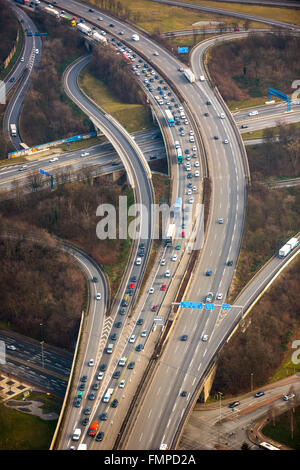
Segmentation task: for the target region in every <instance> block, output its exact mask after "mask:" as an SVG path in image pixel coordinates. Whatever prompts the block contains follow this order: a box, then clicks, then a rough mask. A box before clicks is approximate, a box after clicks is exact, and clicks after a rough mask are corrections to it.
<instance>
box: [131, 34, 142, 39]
mask: <svg viewBox="0 0 300 470" xmlns="http://www.w3.org/2000/svg"><path fill="white" fill-rule="evenodd" d="M131 39H132V40H133V41H139V40H140V37H139V35H138V34H133V35H132V36H131Z"/></svg>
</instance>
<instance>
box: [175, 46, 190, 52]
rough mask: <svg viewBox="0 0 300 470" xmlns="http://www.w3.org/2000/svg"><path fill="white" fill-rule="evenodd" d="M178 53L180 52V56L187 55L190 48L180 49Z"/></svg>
mask: <svg viewBox="0 0 300 470" xmlns="http://www.w3.org/2000/svg"><path fill="white" fill-rule="evenodd" d="M177 52H178V54H187V53H188V52H189V48H188V47H178V48H177Z"/></svg>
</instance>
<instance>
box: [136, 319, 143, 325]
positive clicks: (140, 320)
mask: <svg viewBox="0 0 300 470" xmlns="http://www.w3.org/2000/svg"><path fill="white" fill-rule="evenodd" d="M143 323H144V320H143V319H142V318H139V319H138V321H137V322H136V324H137V325H142V324H143Z"/></svg>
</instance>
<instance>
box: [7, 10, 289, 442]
mask: <svg viewBox="0 0 300 470" xmlns="http://www.w3.org/2000/svg"><path fill="white" fill-rule="evenodd" d="M58 7H59V8H61V9H64V10H65V11H72V13H73V14H74V15H76V16H78V17H80V18H85V20H86V24H90V25H93V24H97V25H98V24H99V20H98V18H99V15H100V13H99V12H97V11H91V10H93V9H90V8H87V7H86V6H83V5H81V4H79V3H77V2H73V1H69V2H64V1H59V2H56V6H55V8H58ZM101 18H102V20H101V27H103V30H106V31H107V37H109V38H110V39H111V37H113V35H112V32H111V31H112V27H111V26H110V25H111V24H113V25H114V28H116V29H119V28H122V31H123V33H124V35H122V41H123V43H124V44H126V46H123V47H127V49H128V48H129V49H132V50H134V51H135V56H136V57H135V61H134V65H132V69H131V72H130V73H132V74H134V75H135V76H136V79H137V80H139V81H140V83H141V86H142V87H143V88H144V90H145V92H146V93H147V96H148V97H149V100H150V102H151V104H152V106H153V109H154V112H155V114H156V117H157V121H158V123H159V125H160V128H161V132H162V133H163V135H164V139H165V141H166V142H168V144H169V149H171V152H173V154H174V153H175V152H174V151H175V142H176V141H179V143H180V146H181V148H182V149H183V153H184V154H185V160H186V163H184V164H183V165H178V164H177V160H176V157H174V156H173V157H172V158H170V155H169V165H170V172H171V175H172V185H173V187H172V195H173V198H174V200H173V201H172V202H175V198H177V197H180V198H181V199H182V201H183V203H186V205H187V206H188V207H189V208H190V210H189V213H190V215H191V217H192V218H194V217H195V212H194V210H193V208H194V207H195V206H196V203H197V202H202V200H203V183H204V181H205V179H206V178H208V177H209V178H210V180H211V183H212V196H213V197H212V201H211V207H210V214H209V218H208V223H207V227H206V234H205V240H204V246H203V252H202V255H201V258H200V260H199V262H198V263H197V265H196V268H195V271H194V272H193V275H192V277H191V279H190V284H189V295H188V300H191V301H195V302H196V301H198V302H199V301H200V300H201V301H204V300H205V299H207V296H209V300H210V301H212V300H214V298H215V299H216V300H217V301H219V304H218V303H216V308H215V309H214V310H213V311H211V312H207V311H205V310H203V311H197V310H190V311H188V310H186V311H184V310H181V313H180V315H179V316H178V318H177V321H176V322H175V325H174V328H173V331H172V340H170V341H169V342H168V344H167V346H166V348H165V350H164V352H163V356H162V358H161V360H160V361H158V364H157V368H156V371H155V375H154V376H153V379H152V382H151V384H149V388H148V390H147V393H146V395H145V398H144V402H143V407H142V408H141V410H140V412H139V414H138V416H137V418H136V421H135V426H134V427H133V428H132V430H131V433H130V435H128V436H127V437H126V439H124V440H123V442H122V446H123V448H127V449H136V448H139V449H158V448H159V447H160V446H161V445H162V444H163V443H167V445H168V446H169V447H172V446H174V445H175V444H176V435H177V431H178V429H180V427H181V426H182V424H183V422H184V418H185V416H186V411H187V409H188V407H189V406H190V404H191V402H192V399H193V398H194V396H195V391H196V390H197V387H198V388H199V384H201V380H202V378H203V377H204V376H205V372H206V370H207V369H208V367H209V366H210V364H211V361H212V360H213V358H214V356H215V354H216V352H217V351H219V349H220V347H221V346H222V345H223V343H224V341H225V339H226V337H227V336H228V335H229V334H230V333H231V331H232V329H233V328H234V326H235V325H236V322H237V321H238V320H239V317H240V315H241V306H242V314H243V308H244V307H245V306H246V305H247V303H248V302H249V298H251V301H252V297H253V296H254V298H255V297H256V296H257V295H258V293H260V291H261V290H262V288H263V286H264V285H265V284H266V283H267V282H268V281H269V280H270V279H272V277H273V276H274V272H277V270H278V269H279V267H280V266H282V265H283V264H284V263H285V262H286V260H284V261H283V260H281V261H279V260H278V259H276V260H274V261H273V265H272V266H273V270H272V269H270V270H269V272H268V273H267V274H268V275H266V274H265V273H263V274H262V278H263V279H262V280H261V282H260V284H259V285H256V286H255V287H254V288H252V290H250V291H249V293H247V291H245V292H244V293H243V295H244V299H243V303H242V302H239V303H237V307H236V308H235V309H232V310H231V311H230V312H229V313H228V314H227V315H226V314H224V312H223V310H222V306H221V301H222V300H223V301H225V299H226V295H227V292H228V289H229V286H230V283H231V281H232V277H233V273H234V268H235V264H236V260H237V257H238V253H239V249H240V243H241V236H242V233H243V227H244V217H245V209H246V195H247V184H248V182H249V174H248V169H247V165H246V162H245V159H244V156H243V143H242V140H241V138H240V135H239V133H238V132H237V129H236V128H235V124H234V121H233V120H232V119H230V116H229V111H228V110H227V108H226V107H224V104H223V103H222V101H220V100H219V99H218V97H216V95H215V94H214V92H213V90H212V88H211V87H210V84H209V81H208V80H205V81H204V82H200V81H199V77H200V76H202V75H205V76H206V71H205V68H204V66H203V64H202V58H203V56H204V54H205V52H206V50H207V48H208V47H210V46H211V45H212V44H213V43H214V41H211V42H209V41H208V42H207V43H205V44H200V45H199V46H197V47H196V48H195V49H194V51H193V55H192V57H191V65H192V69H193V71H194V73H195V76H196V82H195V83H189V82H188V81H187V80H186V79H185V77H184V76H183V73H182V71H181V69H182V64H181V63H180V62H179V61H178V60H177V59H176V58H175V57H173V56H172V55H170V54H169V53H168V52H167V51H166V50H165V49H163V48H162V47H160V46H159V45H157V44H154V43H153V42H152V40H151V39H149V38H148V37H146V36H144V35H143V34H140V33H139V41H138V42H136V43H132V40H131V38H132V35H133V34H135V33H136V31H135V30H134V28H133V27H132V26H129V25H127V24H126V25H125V24H122V22H120V21H119V20H116V19H115V18H114V19H113V18H111V17H109V15H107V14H103V12H101ZM230 38H231V37H230V36H229V37H228V39H230ZM31 48H33V49H34V48H36V44H31ZM39 50H41V46H40V48H39ZM132 50H131V53H132ZM29 57H32V56H31V55H30V53H29V55H28V59H26V60H29ZM88 60H89V58H88V57H86V58H82V59H80V60H79V61H77V62H76V63H75V64H72V65H71V66H70V67H69V68H68V71H67V72H66V73H65V80H64V86H65V90H66V92H67V93H68V94H69V96H70V97H71V99H72V100H73V101H74V102H75V103H76V104H77V105H78V106H79V107H81V109H83V110H84V112H85V113H86V114H87V115H88V116H89V117H90V118H91V119H92V121H93V122H94V124H95V126H96V127H97V128H98V129H100V130H101V131H102V132H103V133H104V135H105V136H106V138H107V139H108V140H109V141H110V143H111V144H112V146H113V147H114V149H115V151H116V152H117V154H118V156H119V158H120V160H121V162H122V164H123V165H124V167H125V169H126V171H127V173H128V178H129V181H130V183H131V185H132V187H133V188H134V191H135V197H136V200H137V201H140V202H143V203H144V204H145V206H146V207H148V208H149V207H150V205H151V202H152V201H153V188H152V182H151V173H150V172H149V167H148V165H147V161H146V158H145V155H144V154H143V150H142V146H141V147H139V146H138V145H137V144H138V139H132V137H131V136H129V135H128V134H127V133H126V131H125V130H124V129H122V128H121V126H120V125H119V124H118V123H116V122H115V121H114V120H112V119H111V118H110V117H109V116H107V115H105V113H103V112H102V111H101V110H99V108H97V107H96V106H95V105H94V104H93V103H91V102H90V101H89V99H88V98H87V97H85V96H84V95H83V94H82V93H81V91H80V89H79V88H78V85H77V76H78V73H79V72H80V70H81V69H82V67H84V66H85V65H86V64H87V63H88ZM151 85H152V86H151ZM160 92H162V93H160ZM157 93H159V94H160V95H161V96H162V97H163V103H165V104H164V105H159V104H157V100H156V99H155V98H154V97H155V96H156V95H157ZM20 103H21V99H20V101H19V102H18V104H16V108H15V112H16V113H18V112H20ZM175 105H177V106H176V107H175ZM18 109H19V110H18ZM166 109H169V110H172V111H175V112H177V110H178V112H180V111H183V110H184V117H181V118H179V117H178V121H179V124H178V123H176V124H175V125H174V126H172V127H169V126H168V122H167V116H166V113H165V110H166ZM175 120H176V119H175ZM241 120H242V122H244V121H245V120H244V118H243V117H241ZM8 122H9V121H8ZM216 137H217V138H216ZM92 154H93V152H92ZM75 157H76V159H75V160H76V164H79V165H80V163H77V162H78V160H79V161H80V159H81V157H80V155H79V154H76V155H75ZM90 157H91V156H90V155H87V156H86V159H85V163H86V162H90V161H91V158H90ZM64 158H65V160H66V161H65V163H66V164H72V165H73V164H74V155H72V154H71V155H70V156H66V157H64ZM93 159H94V154H93ZM68 160H69V161H68ZM108 160H109V159H108ZM60 162H61V159H60ZM133 162H135V163H134V164H133ZM196 162H197V164H196ZM40 163H41V162H35V163H34V164H33V165H35V167H38V166H39V165H40ZM44 163H45V164H46V165H48V164H49V163H54V165H56V163H57V162H56V161H53V162H48V161H47V162H43V164H44ZM33 165H32V167H33ZM9 171H12V174H7V173H6V174H5V175H4V174H3V175H2V172H1V174H0V176H1V179H2V177H3V184H10V182H11V180H12V179H13V178H14V177H15V176H16V170H13V169H11V170H9ZM17 171H18V170H17ZM0 181H1V180H0ZM141 182H143V184H141ZM219 183H221V184H219ZM149 213H150V211H149ZM221 220H222V222H221ZM152 224H153V221H152V220H150V221H149V223H148V233H147V237H145V238H144V239H140V240H138V241H137V243H136V245H135V248H134V250H133V254H132V257H131V266H129V268H128V269H127V271H126V273H125V276H124V279H123V282H122V286H121V288H120V293H119V295H118V298H117V300H116V302H115V304H114V305H113V308H112V312H111V316H110V317H109V320H108V319H106V318H105V311H106V302H107V299H106V296H105V295H104V292H106V286H105V281H104V280H103V279H101V280H100V281H99V275H98V276H93V275H91V273H89V275H88V276H89V279H90V281H92V280H93V278H94V277H97V281H95V282H91V285H92V286H93V289H92V292H93V294H92V296H91V306H90V311H91V312H92V315H91V316H90V318H89V325H88V331H89V334H88V342H87V348H86V350H85V351H84V355H83V356H84V357H83V360H82V362H81V365H80V366H79V367H78V369H79V370H78V372H77V373H76V380H77V381H78V382H77V383H75V384H74V385H73V388H72V390H71V392H70V393H69V406H68V408H67V410H66V411H65V412H66V415H67V417H68V419H67V420H65V424H64V429H63V433H62V437H61V439H60V442H59V443H57V444H56V445H57V447H58V448H62V449H66V448H70V446H73V445H74V442H73V443H72V435H73V431H74V429H75V428H78V427H80V429H81V430H82V433H81V436H80V439H79V442H78V445H79V444H81V445H82V444H83V445H87V448H90V449H92V448H93V449H104V448H113V446H114V443H115V440H116V439H117V437H118V433H119V428H120V425H121V423H122V421H123V419H124V418H125V416H126V411H127V408H128V406H129V403H130V400H131V399H132V398H133V396H134V392H135V390H136V388H137V384H138V380H139V379H141V377H142V372H143V368H144V369H145V368H146V365H147V362H148V360H149V358H150V357H151V354H152V352H153V347H154V343H155V340H157V339H158V337H159V335H158V330H159V328H160V326H158V327H157V328H156V329H153V326H154V323H155V322H154V317H157V320H156V321H157V322H158V325H159V321H160V319H161V318H163V319H165V320H166V318H167V317H168V315H169V313H170V310H171V305H172V301H174V298H175V294H176V292H177V290H178V287H179V285H180V280H181V279H182V276H183V274H184V272H185V270H186V267H187V265H188V262H189V257H190V250H189V243H188V240H186V238H185V232H184V230H185V225H181V226H180V227H179V229H180V230H179V233H180V234H179V237H178V238H181V240H180V239H179V240H178V241H177V243H175V244H172V246H168V247H161V249H160V252H159V254H158V256H157V260H156V264H155V266H154V267H153V270H152V271H151V274H150V276H149V277H148V281H147V283H146V286H144V288H143V292H142V294H143V296H142V298H139V299H138V302H137V304H136V305H135V308H134V311H133V312H131V308H132V305H133V304H134V300H135V297H137V292H138V289H139V287H140V285H141V281H142V276H143V273H144V270H145V265H146V262H147V259H148V256H149V251H150V242H151V232H152V229H153V227H152ZM182 224H185V222H184V221H182ZM138 258H140V259H141V262H137V260H138ZM229 261H230V262H229ZM268 276H269V277H268ZM199 279H201V282H199ZM148 284H149V285H148ZM100 291H101V293H102V295H101V298H97V294H99V292H100ZM131 294H133V295H131ZM244 311H245V310H244ZM129 312H130V313H131V315H130V316H129V317H128V316H127V315H128V313H129ZM106 326H107V327H108V328H106ZM95 332H97V334H95ZM111 344H112V345H113V348H112V351H111V352H110V351H109V352H107V348H109V349H111V346H110V345H111ZM122 358H123V360H121V359H122ZM124 358H126V359H124ZM120 360H121V363H120ZM137 369H139V370H137ZM107 390H110V391H111V390H112V392H111V394H110V397H109V400H110V401H109V402H106V401H105V402H103V397H104V396H105V394H106V393H107ZM78 394H79V395H78ZM153 397H155V399H153ZM73 405H75V406H73ZM93 421H97V423H98V427H97V433H101V435H99V439H97V438H96V439H94V440H92V439H91V437H89V435H88V430H89V426H90V425H91V424H92V422H93ZM113 423H116V424H115V425H114V426H113ZM100 438H101V439H100Z"/></svg>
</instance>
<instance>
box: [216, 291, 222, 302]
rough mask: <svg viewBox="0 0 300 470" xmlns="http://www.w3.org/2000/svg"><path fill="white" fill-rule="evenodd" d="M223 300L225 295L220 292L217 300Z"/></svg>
mask: <svg viewBox="0 0 300 470" xmlns="http://www.w3.org/2000/svg"><path fill="white" fill-rule="evenodd" d="M222 299H223V294H222V293H221V292H220V293H219V294H217V300H222Z"/></svg>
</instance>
